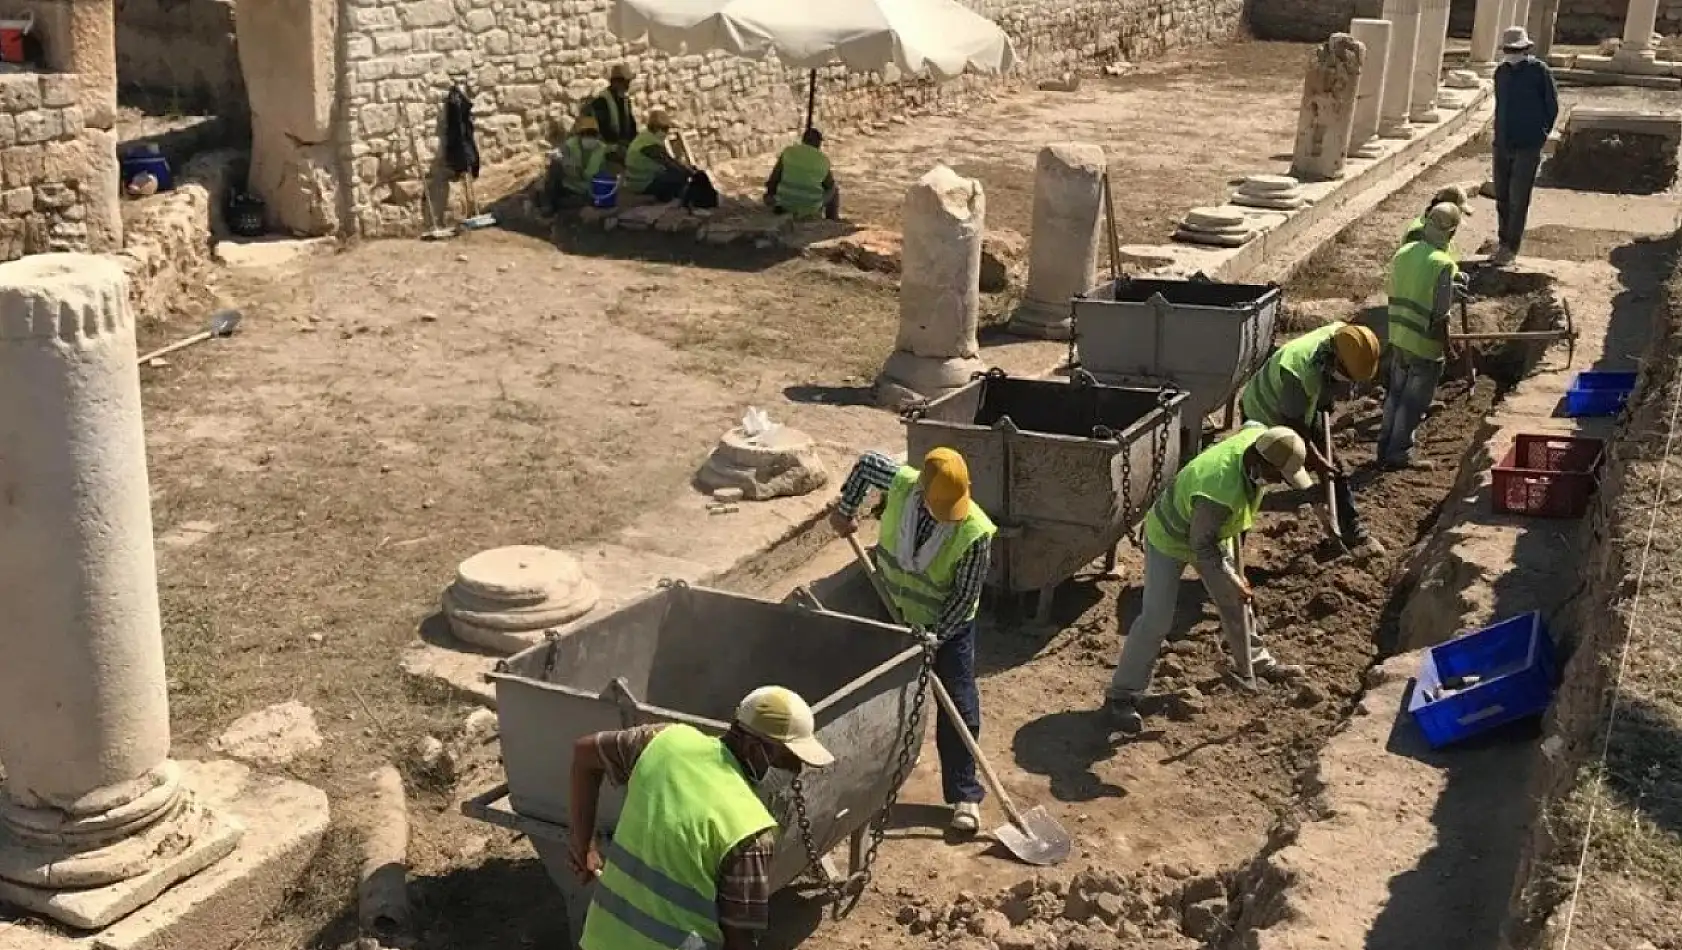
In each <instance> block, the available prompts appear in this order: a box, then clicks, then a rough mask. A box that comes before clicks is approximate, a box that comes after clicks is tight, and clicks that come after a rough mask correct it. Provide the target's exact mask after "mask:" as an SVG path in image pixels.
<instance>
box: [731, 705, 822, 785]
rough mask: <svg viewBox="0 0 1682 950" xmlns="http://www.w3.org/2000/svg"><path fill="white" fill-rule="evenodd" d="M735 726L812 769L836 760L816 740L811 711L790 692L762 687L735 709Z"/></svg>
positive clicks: (815, 728) (815, 724)
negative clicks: (787, 752) (773, 745)
mask: <svg viewBox="0 0 1682 950" xmlns="http://www.w3.org/2000/svg"><path fill="white" fill-rule="evenodd" d="M736 723H737V724H738V725H740V726H741V727H742V728H743V729H746V730H747V731H748V732H751V733H753V734H754V735H756V736H758V737H759V738H761V739H766V740H768V741H771V742H775V743H776V744H778V745H780V746H782V747H783V748H785V749H787V750H788V751H790V752H792V753H794V757H795V758H797V759H799V760H800V761H802V762H804V763H806V764H807V765H810V766H812V767H814V768H823V767H824V766H826V765H829V764H830V763H831V762H834V761H835V756H833V755H831V754H830V752H829V750H828V749H826V748H824V746H823V743H821V742H819V741H818V740H817V737H816V735H815V733H816V731H817V723H816V720H815V719H813V717H812V707H811V706H809V705H807V704H806V700H804V699H801V698H800V694H799V693H796V692H795V691H794V690H792V689H784V688H783V687H781V686H761V687H760V688H758V689H756V690H754V691H753V692H751V693H749V694H747V696H746V697H744V698H743V699H742V702H741V705H739V706H737V707H736Z"/></svg>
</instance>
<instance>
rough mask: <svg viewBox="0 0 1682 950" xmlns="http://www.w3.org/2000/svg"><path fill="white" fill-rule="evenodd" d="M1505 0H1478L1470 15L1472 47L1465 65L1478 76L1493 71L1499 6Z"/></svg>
mask: <svg viewBox="0 0 1682 950" xmlns="http://www.w3.org/2000/svg"><path fill="white" fill-rule="evenodd" d="M1556 2H1557V0H1556ZM1506 3H1507V0H1478V6H1477V10H1476V11H1475V12H1474V13H1473V15H1472V47H1471V51H1470V54H1469V55H1468V56H1467V58H1466V63H1467V65H1468V66H1469V67H1470V68H1471V69H1473V70H1475V71H1476V72H1477V73H1478V75H1480V76H1488V75H1489V74H1490V73H1493V72H1494V71H1495V62H1496V55H1495V47H1496V45H1497V44H1498V43H1499V42H1500V40H1501V30H1502V29H1503V27H1502V26H1501V22H1500V20H1501V8H1502V7H1503V6H1505V5H1506Z"/></svg>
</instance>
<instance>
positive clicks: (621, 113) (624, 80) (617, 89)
mask: <svg viewBox="0 0 1682 950" xmlns="http://www.w3.org/2000/svg"><path fill="white" fill-rule="evenodd" d="M634 79H636V74H635V73H633V72H632V71H631V67H630V66H628V65H626V64H624V63H615V64H614V65H613V68H612V69H610V70H608V73H607V88H606V89H603V90H602V91H601V92H598V93H596V94H595V95H594V96H591V97H590V98H589V100H587V101H586V102H585V103H584V108H583V109H582V110H580V111H579V113H578V117H579V118H584V117H585V116H589V117H590V118H592V119H595V120H596V128H597V129H598V130H600V132H601V137H602V141H603V142H605V143H606V144H607V147H608V151H609V152H610V153H611V154H612V155H613V156H614V157H615V158H623V156H624V155H625V150H626V149H628V148H629V147H630V145H631V140H632V139H634V138H636V137H637V116H636V113H635V111H633V110H632V108H631V82H632V81H633V80H634Z"/></svg>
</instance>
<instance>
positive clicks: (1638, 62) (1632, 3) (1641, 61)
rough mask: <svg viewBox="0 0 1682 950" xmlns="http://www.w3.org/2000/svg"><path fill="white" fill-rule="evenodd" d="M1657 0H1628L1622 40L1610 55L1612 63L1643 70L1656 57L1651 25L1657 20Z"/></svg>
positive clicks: (1617, 65)
mask: <svg viewBox="0 0 1682 950" xmlns="http://www.w3.org/2000/svg"><path fill="white" fill-rule="evenodd" d="M1658 17H1659V0H1629V10H1628V12H1626V13H1625V14H1624V42H1623V44H1622V45H1621V46H1619V47H1618V52H1617V55H1615V56H1613V57H1612V65H1613V66H1616V67H1618V68H1632V71H1644V70H1643V67H1649V66H1650V64H1651V63H1652V62H1653V60H1654V58H1655V57H1656V55H1657V54H1656V53H1655V51H1654V50H1653V26H1654V24H1656V23H1657V22H1658Z"/></svg>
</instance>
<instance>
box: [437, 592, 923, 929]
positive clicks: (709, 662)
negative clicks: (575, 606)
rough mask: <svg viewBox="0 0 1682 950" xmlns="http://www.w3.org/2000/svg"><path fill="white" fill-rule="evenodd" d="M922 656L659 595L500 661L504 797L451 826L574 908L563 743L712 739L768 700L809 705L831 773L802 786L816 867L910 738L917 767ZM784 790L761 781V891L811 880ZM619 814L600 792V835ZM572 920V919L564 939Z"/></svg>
mask: <svg viewBox="0 0 1682 950" xmlns="http://www.w3.org/2000/svg"><path fill="white" fill-rule="evenodd" d="M922 656H923V654H922V650H921V648H920V647H918V646H916V645H915V644H913V643H911V642H910V641H909V639H908V637H907V635H906V631H905V629H904V628H903V627H896V626H891V625H889V624H885V623H877V622H875V621H872V620H866V619H861V618H858V617H849V616H844V615H841V614H836V613H830V612H828V611H825V610H815V609H811V608H808V607H801V606H796V605H793V604H780V603H772V602H769V601H763V600H758V599H755V598H752V597H747V596H743V595H740V594H732V593H727V592H724V591H717V590H710V589H707V588H701V587H690V586H687V585H684V584H668V585H663V586H662V587H661V588H660V589H658V590H655V591H652V592H650V593H648V594H645V595H644V596H642V597H640V598H638V599H636V600H634V601H632V602H630V603H628V604H626V605H625V606H623V607H621V608H619V609H618V610H616V611H613V612H612V613H610V614H607V615H606V616H603V617H601V618H599V619H597V620H594V621H591V622H590V623H587V624H585V625H584V626H582V627H579V628H577V629H575V630H574V631H572V632H571V633H569V634H567V635H565V636H561V637H555V638H552V639H550V640H549V641H547V642H545V643H542V644H539V645H536V646H533V647H531V648H529V649H527V650H525V651H523V652H521V653H518V654H515V655H514V656H512V657H509V658H507V659H506V660H504V661H503V662H502V663H501V664H499V666H498V669H497V671H496V672H494V673H492V674H490V676H489V678H490V680H491V682H492V683H493V684H494V686H495V689H496V696H497V720H498V723H499V726H500V733H501V739H502V759H503V767H504V770H505V772H506V774H507V785H506V786H503V787H498V788H495V789H492V790H491V791H489V792H487V793H485V794H484V795H481V796H479V797H478V798H476V799H474V800H473V801H471V802H469V803H467V805H465V806H464V807H463V810H464V811H465V812H466V813H468V814H469V815H471V816H473V817H477V818H480V819H481V820H485V821H490V822H493V823H495V824H498V825H502V826H505V827H510V828H513V829H515V830H517V831H520V832H523V833H525V834H526V835H528V836H529V837H530V838H531V841H532V844H533V846H534V847H535V848H536V849H537V852H538V855H539V856H540V857H541V858H542V859H543V863H544V865H545V867H546V868H547V869H548V871H549V874H550V877H552V878H553V879H554V880H555V882H556V883H557V884H559V885H560V886H561V889H562V892H563V894H564V895H565V896H566V898H567V902H568V904H569V905H576V904H578V902H579V901H584V900H587V899H588V897H587V890H586V889H584V888H582V887H581V886H580V885H579V884H578V883H577V881H576V879H575V878H574V875H573V872H572V869H571V864H570V862H569V860H568V847H569V845H568V841H569V836H570V831H569V830H568V828H567V825H568V821H569V818H568V816H569V812H568V808H569V804H570V797H571V795H570V792H571V787H572V786H571V778H570V776H571V768H572V746H573V743H574V742H575V741H576V740H577V739H578V738H579V737H581V736H584V735H587V734H589V733H592V732H598V731H601V730H605V729H621V728H626V727H628V726H635V725H643V724H647V723H657V722H682V723H688V724H689V725H692V726H694V727H696V728H698V729H700V730H702V731H703V732H706V733H709V734H711V735H722V734H723V733H724V731H725V730H726V729H727V728H728V726H729V723H730V721H731V719H732V718H733V717H734V715H735V711H736V704H737V703H738V702H739V701H740V700H741V699H742V697H744V696H746V695H747V694H748V693H749V692H751V691H752V690H754V689H756V688H758V687H760V686H767V685H778V686H786V687H788V688H789V689H792V690H794V691H795V692H798V693H799V694H800V695H801V696H803V697H805V699H806V700H807V701H808V702H810V703H811V704H812V710H813V714H814V716H815V718H816V720H817V735H818V738H819V740H820V741H822V742H823V743H824V744H825V745H826V746H828V748H829V749H830V751H831V752H833V753H834V754H835V764H834V765H832V766H831V767H830V768H828V769H824V770H821V771H816V772H812V773H810V774H808V775H807V776H806V778H805V780H804V783H803V784H804V788H805V796H806V805H807V813H808V816H809V818H810V820H811V825H812V838H813V843H814V844H815V846H816V850H817V852H818V854H819V855H823V854H827V853H828V852H829V851H830V850H831V849H832V848H834V847H835V846H836V845H838V844H840V843H841V842H842V841H843V840H846V839H847V838H848V837H849V836H851V835H854V834H855V833H858V834H859V838H856V839H855V844H859V843H860V840H861V839H862V833H863V832H864V831H866V830H868V829H867V823H868V822H869V821H870V819H871V818H873V817H874V816H875V815H876V813H877V812H878V811H880V809H881V807H882V806H883V804H884V803H885V802H886V801H887V798H888V796H889V794H890V793H891V792H892V790H893V789H892V787H891V786H892V783H893V773H894V769H893V768H892V765H893V764H894V763H895V762H897V761H898V760H899V756H900V754H901V750H902V748H903V747H904V744H905V739H906V737H907V735H908V734H909V735H910V737H911V746H910V752H909V760H908V762H909V763H910V765H914V764H915V762H916V759H917V756H918V753H919V752H920V751H921V747H922V728H921V727H922V724H921V723H908V722H907V719H908V717H910V716H911V715H912V710H913V709H914V708H915V706H914V701H915V700H916V696H917V686H918V672H919V670H920V668H921V665H922ZM908 730H909V732H908ZM910 765H908V766H907V772H908V771H909V768H910ZM789 785H790V776H789V775H788V774H787V773H783V772H773V773H771V777H770V779H769V780H768V781H767V782H766V783H765V785H764V787H763V788H762V790H761V795H762V796H763V797H764V798H765V800H766V802H767V804H768V806H769V807H770V809H771V813H772V814H773V815H775V816H776V817H777V818H778V823H779V826H780V828H781V836H780V837H779V839H778V841H777V846H776V852H775V856H774V858H773V860H772V865H771V884H772V887H773V888H780V887H783V886H785V885H787V884H788V883H790V882H791V881H793V880H794V879H795V878H796V877H798V876H799V875H800V874H801V872H802V871H803V870H805V869H806V867H807V866H808V864H809V861H808V856H807V851H806V848H805V846H804V843H803V841H802V839H801V834H800V829H799V824H798V822H797V821H796V813H795V809H794V802H793V796H792V794H791V790H790V787H789ZM623 804H624V795H623V791H622V790H620V789H618V788H617V787H615V786H613V784H612V783H610V782H605V781H604V782H603V785H602V798H601V808H600V812H599V814H598V817H597V821H598V826H599V831H601V832H603V833H604V834H608V835H610V834H611V831H612V828H613V826H614V825H615V823H616V822H617V820H618V817H619V812H620V809H621V807H622V806H623ZM855 857H856V854H855ZM854 870H857V869H856V868H855V869H854ZM583 910H584V908H583V907H582V906H573V907H572V923H573V925H574V927H573V929H574V933H575V936H576V933H577V931H578V928H579V927H582V925H583Z"/></svg>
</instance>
